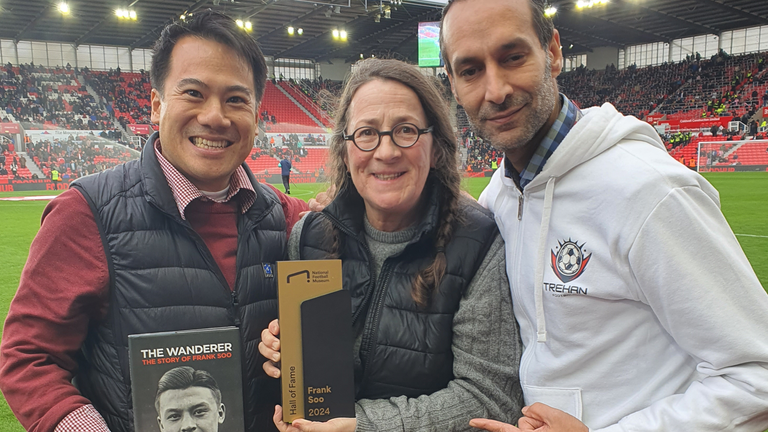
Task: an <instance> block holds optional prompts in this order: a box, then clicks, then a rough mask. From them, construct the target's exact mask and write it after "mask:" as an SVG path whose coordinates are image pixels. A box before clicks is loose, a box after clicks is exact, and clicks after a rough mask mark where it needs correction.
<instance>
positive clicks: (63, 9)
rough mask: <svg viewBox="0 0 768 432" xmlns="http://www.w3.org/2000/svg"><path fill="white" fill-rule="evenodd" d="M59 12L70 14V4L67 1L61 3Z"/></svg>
mask: <svg viewBox="0 0 768 432" xmlns="http://www.w3.org/2000/svg"><path fill="white" fill-rule="evenodd" d="M59 12H61V14H62V15H67V14H69V5H68V4H67V3H66V2H61V3H59Z"/></svg>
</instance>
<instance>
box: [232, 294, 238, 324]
mask: <svg viewBox="0 0 768 432" xmlns="http://www.w3.org/2000/svg"><path fill="white" fill-rule="evenodd" d="M239 305H240V301H239V300H238V298H237V293H236V292H235V290H232V308H233V309H234V314H235V325H236V326H237V327H240V311H239V310H238V306H239Z"/></svg>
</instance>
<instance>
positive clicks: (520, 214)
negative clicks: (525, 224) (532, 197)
mask: <svg viewBox="0 0 768 432" xmlns="http://www.w3.org/2000/svg"><path fill="white" fill-rule="evenodd" d="M522 219H523V195H522V194H521V195H520V196H519V197H518V198H517V220H522Z"/></svg>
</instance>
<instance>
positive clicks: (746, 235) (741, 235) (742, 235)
mask: <svg viewBox="0 0 768 432" xmlns="http://www.w3.org/2000/svg"><path fill="white" fill-rule="evenodd" d="M735 235H736V236H737V237H757V238H768V236H762V235H753V234H735Z"/></svg>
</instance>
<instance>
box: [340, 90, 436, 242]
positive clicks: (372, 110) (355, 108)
mask: <svg viewBox="0 0 768 432" xmlns="http://www.w3.org/2000/svg"><path fill="white" fill-rule="evenodd" d="M399 123H412V124H414V125H416V127H417V128H419V129H424V128H427V127H429V126H431V125H429V124H427V117H426V115H425V114H424V109H423V108H422V106H421V102H420V101H419V97H418V96H417V95H416V93H415V92H414V91H413V90H411V89H410V88H408V87H407V86H405V85H403V84H401V83H399V82H397V81H392V80H382V79H376V80H373V81H371V82H368V83H366V84H364V85H362V86H361V87H360V88H359V89H357V91H356V92H355V95H354V96H353V97H352V102H351V103H350V105H349V123H348V124H347V127H346V131H345V133H346V134H352V133H353V132H354V131H355V130H356V129H357V128H359V127H361V126H372V127H373V128H375V129H377V130H379V131H390V130H392V128H393V126H395V125H397V124H399ZM346 145H347V157H346V165H347V169H348V170H349V172H350V174H351V176H352V182H353V183H354V185H355V188H357V191H358V192H359V193H360V195H361V196H362V197H363V200H364V201H365V210H366V214H367V215H368V220H369V221H370V222H371V224H372V225H373V227H374V228H376V229H378V230H381V231H390V232H391V231H399V230H402V229H405V228H407V227H409V226H411V225H413V224H414V223H415V222H416V221H417V220H418V219H419V216H420V209H419V203H420V198H421V195H422V192H423V191H424V184H425V183H426V182H427V175H428V174H429V169H430V168H431V167H433V166H434V153H433V151H432V134H431V133H427V134H422V135H421V136H420V137H419V140H418V142H416V144H414V145H413V146H412V147H409V148H401V147H398V146H396V145H395V144H394V143H393V142H392V138H391V137H390V136H382V137H381V143H380V144H379V146H378V147H377V148H376V149H375V150H374V151H369V152H364V151H362V150H360V149H358V148H357V147H356V146H355V144H354V143H353V142H352V141H351V140H350V141H347V142H346Z"/></svg>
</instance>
